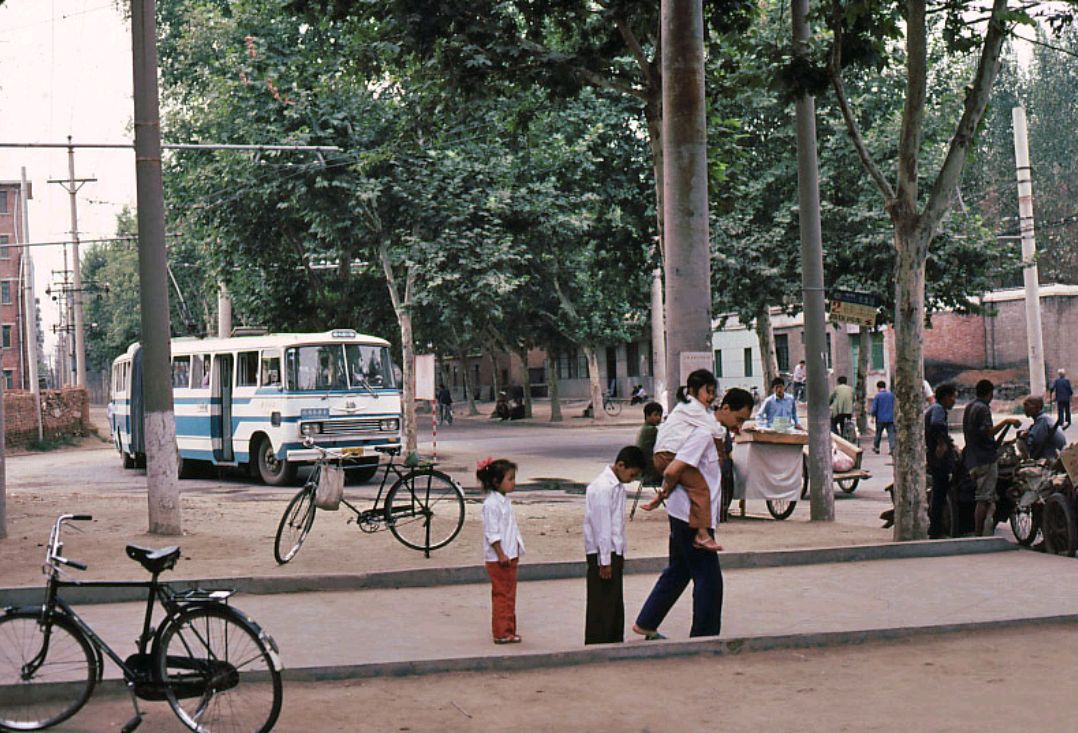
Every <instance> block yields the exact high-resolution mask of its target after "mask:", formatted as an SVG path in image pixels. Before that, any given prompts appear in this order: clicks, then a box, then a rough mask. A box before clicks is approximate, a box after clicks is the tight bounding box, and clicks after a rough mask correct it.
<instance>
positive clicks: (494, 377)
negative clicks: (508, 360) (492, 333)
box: [487, 343, 501, 400]
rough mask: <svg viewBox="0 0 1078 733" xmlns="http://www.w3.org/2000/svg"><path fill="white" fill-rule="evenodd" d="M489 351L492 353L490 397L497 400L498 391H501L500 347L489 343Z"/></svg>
mask: <svg viewBox="0 0 1078 733" xmlns="http://www.w3.org/2000/svg"><path fill="white" fill-rule="evenodd" d="M487 351H488V352H489V353H490V392H491V395H490V397H491V399H493V400H497V399H498V393H499V392H501V389H500V386H501V385H499V384H498V347H497V346H495V345H494V344H492V343H488V344H487Z"/></svg>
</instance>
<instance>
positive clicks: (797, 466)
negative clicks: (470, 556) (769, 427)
mask: <svg viewBox="0 0 1078 733" xmlns="http://www.w3.org/2000/svg"><path fill="white" fill-rule="evenodd" d="M803 447H804V446H801V445H783V444H776V443H745V444H741V445H738V446H737V447H736V448H735V449H734V454H733V458H734V498H735V499H771V500H777V499H781V500H784V501H797V500H798V499H800V498H801V483H802V473H801V471H802V458H801V455H802V453H801V449H802V448H803Z"/></svg>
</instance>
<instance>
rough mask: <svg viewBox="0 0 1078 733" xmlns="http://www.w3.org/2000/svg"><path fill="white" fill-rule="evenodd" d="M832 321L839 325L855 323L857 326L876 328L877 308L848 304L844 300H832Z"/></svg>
mask: <svg viewBox="0 0 1078 733" xmlns="http://www.w3.org/2000/svg"><path fill="white" fill-rule="evenodd" d="M831 320H832V321H838V322H839V323H853V324H855V325H857V326H870V327H871V326H875V325H876V307H875V306H871V305H863V304H861V303H848V302H846V301H844V300H832V301H831Z"/></svg>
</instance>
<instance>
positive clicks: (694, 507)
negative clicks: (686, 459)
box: [643, 369, 723, 552]
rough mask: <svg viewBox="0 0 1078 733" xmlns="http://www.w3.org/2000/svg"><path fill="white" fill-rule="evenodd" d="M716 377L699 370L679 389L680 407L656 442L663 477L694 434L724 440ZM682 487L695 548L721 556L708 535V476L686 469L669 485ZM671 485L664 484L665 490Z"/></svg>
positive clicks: (647, 507)
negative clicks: (717, 414)
mask: <svg viewBox="0 0 1078 733" xmlns="http://www.w3.org/2000/svg"><path fill="white" fill-rule="evenodd" d="M716 386H717V382H716V381H715V376H714V375H713V374H712V373H711V372H709V371H708V370H707V369H697V370H696V371H695V372H693V373H692V374H690V375H689V378H688V379H686V380H685V386H684V387H678V392H677V399H678V403H677V405H676V406H675V407H674V409H673V410H671V411H670V415H669V416H668V417H667V418H666V422H664V423H663V424H662V425H661V426H659V435H658V437H656V439H655V452H654V454H653V457H652V461H653V463H654V464H655V471H656V473H659V474H662V473H663V472H664V471H665V470H666V467H667V466H669V465H670V463H671V462H672V461H673V460H674V456H675V455H676V454H677V452H678V451H679V450H681V447H682V446H683V445H684V444H685V442H686V441H687V440H688V439H689V436H690V435H691V434H692V433H693V431H694V430H696V429H698V428H703V429H704V430H707V431H710V432H713V433H714V434H715V437H716V438H720V437H722V436H723V432H722V428H721V427H720V426H719V424H718V423H717V422H716V421H715V416H714V414H713V413H712V412H711V410H710V409H709V408H710V405H711V403H712V402H714V401H715V388H716ZM676 484H680V485H681V486H682V487H683V488H684V489H685V491H686V493H688V495H689V503H690V507H691V510H690V512H689V526H690V527H692V528H693V529H695V530H696V540H695V541H694V542H693V546H694V547H696V548H699V549H701V550H711V551H712V552H718V551H719V549H721V548H720V547H719V545H718V543H717V542H715V540H714V538H712V537H711V535H710V534H708V529H710V528H711V492H710V490H709V488H708V485H707V481H705V480H704V476H703V475H702V474H701V473H700V471H699V470H698V469H697V468H696V467H694V466H685V467H684V468H683V470H682V471H681V474H680V475H679V476H678V477H677V478H676V480H675V481H674V482H673V483H672V484H669V485H671V486H672V485H676ZM666 485H667V483H666V482H665V481H664V487H665V486H666ZM667 493H668V492H667V491H666V490H665V488H664V489H660V491H659V494H658V495H657V496H656V497H655V498H654V499H652V500H651V501H649V502H648V503H647V504H644V505H643V508H644V510H645V511H649V512H650V511H651V510H653V509H655V508H656V507H657V506H659V503H660V502H661V501H662V500H663V499H665V498H666V496H667Z"/></svg>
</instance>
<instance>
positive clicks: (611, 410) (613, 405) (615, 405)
mask: <svg viewBox="0 0 1078 733" xmlns="http://www.w3.org/2000/svg"><path fill="white" fill-rule="evenodd" d="M603 411H604V412H606V414H607V415H610V417H617V416H618V415H620V414H621V403H620V402H617V401H615V400H603Z"/></svg>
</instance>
